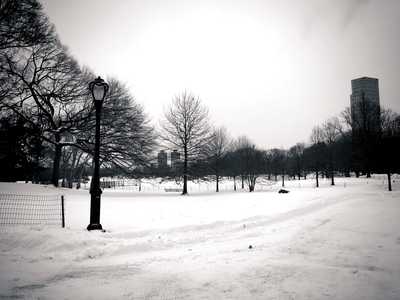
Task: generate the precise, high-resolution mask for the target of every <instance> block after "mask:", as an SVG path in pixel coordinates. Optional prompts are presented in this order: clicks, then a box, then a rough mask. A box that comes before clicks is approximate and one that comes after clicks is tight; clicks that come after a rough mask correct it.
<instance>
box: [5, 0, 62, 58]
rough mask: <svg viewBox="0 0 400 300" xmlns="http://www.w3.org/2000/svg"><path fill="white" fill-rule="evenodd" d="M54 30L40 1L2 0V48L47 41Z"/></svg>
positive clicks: (27, 45) (28, 45) (19, 46)
mask: <svg viewBox="0 0 400 300" xmlns="http://www.w3.org/2000/svg"><path fill="white" fill-rule="evenodd" d="M53 32H54V29H53V26H51V25H50V24H49V21H48V19H47V17H46V16H45V14H44V13H43V10H42V5H41V4H40V2H39V1H37V0H18V1H16V0H1V1H0V36H1V39H0V50H5V49H13V48H22V47H30V46H34V45H38V44H44V43H47V42H48V41H49V39H51V38H52V37H53Z"/></svg>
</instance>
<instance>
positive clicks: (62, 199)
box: [61, 195, 65, 228]
mask: <svg viewBox="0 0 400 300" xmlns="http://www.w3.org/2000/svg"><path fill="white" fill-rule="evenodd" d="M61 226H62V228H65V213H64V195H61Z"/></svg>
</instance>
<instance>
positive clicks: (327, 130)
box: [322, 117, 343, 185]
mask: <svg viewBox="0 0 400 300" xmlns="http://www.w3.org/2000/svg"><path fill="white" fill-rule="evenodd" d="M342 131H343V130H342V125H341V123H340V121H339V118H337V117H333V118H330V119H329V120H327V121H326V122H325V123H324V124H323V127H322V134H323V141H324V142H325V144H326V145H327V150H328V165H329V173H330V177H331V185H335V176H334V175H335V153H334V152H335V143H336V141H337V140H338V138H339V136H340V134H341V132H342Z"/></svg>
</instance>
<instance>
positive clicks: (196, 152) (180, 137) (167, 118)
mask: <svg viewBox="0 0 400 300" xmlns="http://www.w3.org/2000/svg"><path fill="white" fill-rule="evenodd" d="M161 129H162V134H161V136H160V137H161V139H162V140H163V142H164V143H166V144H167V146H171V147H172V148H174V149H179V150H180V152H181V153H183V170H182V171H183V174H182V175H183V190H182V194H183V195H185V194H187V193H188V188H187V181H188V175H189V168H190V164H191V163H193V162H194V161H195V160H197V159H200V158H201V156H202V155H203V153H204V148H205V146H206V145H207V144H208V143H209V141H210V137H211V134H210V132H211V130H210V125H209V116H208V109H207V108H206V107H205V106H203V105H202V103H201V100H200V99H199V98H198V97H195V96H194V95H192V94H191V93H189V92H186V91H185V92H183V93H182V94H180V95H178V96H176V97H175V98H174V99H173V101H172V103H171V105H170V107H169V108H168V109H167V110H166V111H165V113H164V120H162V121H161Z"/></svg>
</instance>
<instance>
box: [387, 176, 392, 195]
mask: <svg viewBox="0 0 400 300" xmlns="http://www.w3.org/2000/svg"><path fill="white" fill-rule="evenodd" d="M391 175H392V174H391V173H390V172H388V173H387V178H388V190H389V192H391V191H392V178H391V177H392V176H391Z"/></svg>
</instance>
